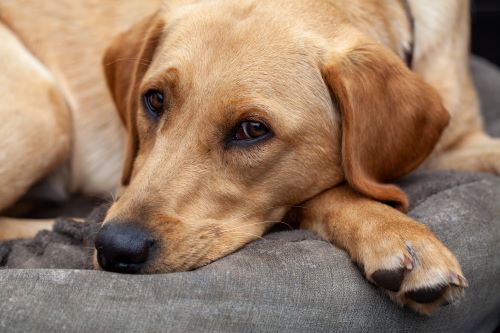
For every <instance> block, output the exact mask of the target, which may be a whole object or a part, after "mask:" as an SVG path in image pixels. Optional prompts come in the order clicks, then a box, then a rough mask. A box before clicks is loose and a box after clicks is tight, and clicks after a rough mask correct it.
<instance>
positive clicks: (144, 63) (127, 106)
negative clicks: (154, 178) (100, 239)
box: [103, 13, 165, 185]
mask: <svg viewBox="0 0 500 333" xmlns="http://www.w3.org/2000/svg"><path fill="white" fill-rule="evenodd" d="M164 26H165V21H164V20H163V19H161V18H160V15H159V13H155V14H153V15H151V16H148V17H146V18H144V19H143V20H141V21H139V22H138V23H136V24H135V25H134V26H132V28H130V29H129V30H128V31H126V32H124V33H122V34H120V35H119V36H117V37H116V38H115V39H114V41H113V42H112V43H111V45H110V46H109V47H108V49H107V50H106V52H105V54H104V59H103V66H104V73H105V75H106V81H107V83H108V88H109V90H110V92H111V96H112V97H113V101H114V103H115V106H116V109H117V111H118V113H119V114H120V118H121V120H122V121H123V123H124V124H125V126H126V127H127V131H128V143H127V148H126V149H127V150H126V154H125V162H124V167H123V175H122V183H123V185H127V184H128V183H129V182H130V177H131V175H132V169H133V165H134V161H135V157H136V155H137V151H138V149H139V137H138V135H137V124H136V114H137V109H138V107H139V105H138V100H139V98H138V96H137V94H138V88H139V84H140V82H141V80H142V78H143V76H144V74H145V73H146V71H147V69H148V67H149V64H150V63H151V61H152V59H153V56H154V53H155V49H156V47H157V46H158V43H159V41H160V37H161V34H162V32H163V28H164Z"/></svg>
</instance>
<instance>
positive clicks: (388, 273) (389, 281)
mask: <svg viewBox="0 0 500 333" xmlns="http://www.w3.org/2000/svg"><path fill="white" fill-rule="evenodd" d="M404 277H405V268H403V267H401V268H398V269H394V270H388V269H381V270H378V271H375V272H374V273H373V274H372V280H373V281H374V282H375V283H376V284H377V285H378V286H379V287H382V288H384V289H387V290H390V291H399V289H400V288H401V284H402V283H403V279H404Z"/></svg>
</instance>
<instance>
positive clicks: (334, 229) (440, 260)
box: [300, 185, 467, 314]
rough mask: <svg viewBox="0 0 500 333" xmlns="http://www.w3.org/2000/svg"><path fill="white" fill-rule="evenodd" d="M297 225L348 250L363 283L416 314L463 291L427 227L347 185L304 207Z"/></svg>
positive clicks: (456, 270) (454, 267) (456, 269)
mask: <svg viewBox="0 0 500 333" xmlns="http://www.w3.org/2000/svg"><path fill="white" fill-rule="evenodd" d="M300 225H301V228H305V229H310V230H312V231H314V232H316V233H318V234H319V235H320V236H321V237H323V238H325V239H327V240H329V241H331V242H332V243H334V244H335V245H337V246H338V247H340V248H342V249H344V250H346V251H347V252H348V253H349V255H350V256H351V258H352V260H353V261H354V262H355V263H357V264H358V266H359V267H360V268H361V270H362V272H363V274H364V276H365V277H366V279H368V280H369V281H370V282H372V283H374V284H375V285H377V286H378V287H380V288H383V289H384V290H385V291H387V293H388V294H389V296H390V297H391V298H392V299H393V300H394V301H396V302H397V303H399V304H401V305H407V306H409V307H411V308H412V309H414V310H416V311H417V312H419V313H423V314H431V313H432V312H433V311H434V310H436V309H437V308H438V307H439V306H441V305H444V304H447V303H451V302H453V301H455V300H456V299H458V298H460V297H461V296H462V294H463V289H464V288H466V287H467V281H466V279H465V278H464V277H463V274H462V270H461V268H460V265H459V264H458V261H457V260H456V258H455V256H454V255H453V254H452V253H451V252H450V251H449V250H448V249H447V248H446V246H444V245H443V243H441V241H439V240H438V239H437V237H436V236H435V235H434V234H433V233H432V232H431V231H430V230H429V228H427V227H426V226H424V225H422V224H420V223H418V222H416V221H414V220H413V219H411V218H410V217H408V216H406V215H404V214H403V213H401V212H399V211H398V210H396V209H393V208H391V207H389V206H387V205H385V204H382V203H380V202H377V201H374V200H371V199H369V198H366V197H364V196H363V195H361V194H358V193H357V192H355V191H353V190H352V189H351V188H350V187H349V186H347V185H344V186H339V187H336V188H333V189H331V190H328V191H326V192H324V193H322V194H320V195H319V196H317V197H315V198H313V199H311V200H310V201H308V202H306V204H305V206H304V208H303V213H302V216H301V224H300Z"/></svg>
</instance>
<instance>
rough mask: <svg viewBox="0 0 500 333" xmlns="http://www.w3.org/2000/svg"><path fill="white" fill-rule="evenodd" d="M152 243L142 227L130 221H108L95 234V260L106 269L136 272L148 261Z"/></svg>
mask: <svg viewBox="0 0 500 333" xmlns="http://www.w3.org/2000/svg"><path fill="white" fill-rule="evenodd" d="M154 243H155V242H154V240H153V239H152V238H151V237H150V235H149V232H148V231H147V230H145V229H143V228H140V227H138V226H136V225H134V224H131V223H116V222H114V223H111V222H110V223H107V224H105V225H104V226H103V227H102V228H101V230H100V231H99V233H98V234H97V237H96V241H95V248H96V249H97V261H98V262H99V265H100V266H101V267H102V268H103V269H105V270H108V271H114V272H124V273H136V272H138V271H139V270H140V269H141V268H142V266H143V265H144V264H145V263H146V262H147V261H148V259H149V257H150V254H151V249H152V248H153V246H154Z"/></svg>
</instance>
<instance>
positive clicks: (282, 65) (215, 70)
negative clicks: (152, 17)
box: [145, 8, 328, 109]
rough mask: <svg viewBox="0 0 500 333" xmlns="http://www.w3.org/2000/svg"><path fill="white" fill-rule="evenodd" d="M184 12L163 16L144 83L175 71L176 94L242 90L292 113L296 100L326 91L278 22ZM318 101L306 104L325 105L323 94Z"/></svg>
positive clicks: (212, 11) (301, 47)
mask: <svg viewBox="0 0 500 333" xmlns="http://www.w3.org/2000/svg"><path fill="white" fill-rule="evenodd" d="M190 14H191V13H190V12H188V11H187V10H185V11H183V12H182V14H178V13H177V14H170V15H169V16H167V17H166V18H165V20H166V22H167V25H166V27H165V30H164V33H163V35H162V37H161V38H162V40H161V42H160V44H159V46H158V48H157V50H156V51H155V55H154V58H153V62H152V63H151V65H150V68H149V69H148V73H147V74H146V77H145V81H147V80H150V79H153V78H161V77H162V76H163V77H164V76H165V73H166V72H168V71H169V70H170V69H175V72H176V73H177V74H178V80H177V82H176V84H178V85H180V87H179V89H180V90H181V91H190V92H193V91H197V92H200V93H203V96H214V97H216V96H219V97H220V96H221V93H222V94H226V95H227V94H239V95H242V94H245V92H247V93H248V94H250V95H251V97H257V98H258V97H264V98H268V99H269V100H274V101H277V102H281V101H283V100H286V102H288V103H292V104H297V105H296V106H297V108H298V109H299V108H304V105H298V104H300V103H301V102H307V100H305V99H300V98H297V96H304V95H305V96H311V95H312V94H314V95H316V96H317V95H318V94H321V95H324V93H325V92H326V89H325V86H324V83H323V80H322V77H321V73H320V70H319V66H318V64H317V61H316V59H317V58H316V57H315V55H314V54H312V52H310V50H309V49H308V48H307V45H306V44H305V43H304V42H303V40H301V36H300V35H297V34H295V31H294V30H293V29H290V28H289V27H288V24H287V23H286V24H285V23H283V22H282V20H281V19H279V20H276V18H275V16H274V15H268V14H266V13H264V14H263V13H260V12H258V11H257V9H252V10H250V9H249V10H248V11H247V12H245V13H244V14H242V13H241V12H237V13H236V14H226V13H225V12H223V11H220V10H219V11H217V8H209V9H204V10H199V9H198V10H196V12H195V14H196V15H194V14H193V15H190ZM318 92H319V93H318ZM249 97H250V96H249ZM320 97H325V98H319V99H308V100H309V102H311V101H316V102H319V101H321V102H324V103H327V100H328V98H327V96H326V95H325V96H320ZM302 104H303V103H302ZM323 105H325V104H323ZM316 107H317V106H316Z"/></svg>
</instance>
